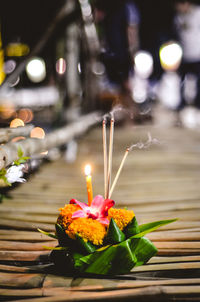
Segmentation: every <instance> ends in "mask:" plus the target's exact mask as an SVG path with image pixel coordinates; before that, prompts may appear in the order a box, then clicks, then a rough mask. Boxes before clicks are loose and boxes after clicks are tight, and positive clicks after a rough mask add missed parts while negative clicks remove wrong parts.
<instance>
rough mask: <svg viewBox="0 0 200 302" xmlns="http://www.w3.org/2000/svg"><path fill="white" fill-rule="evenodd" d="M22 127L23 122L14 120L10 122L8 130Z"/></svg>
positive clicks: (17, 119)
mask: <svg viewBox="0 0 200 302" xmlns="http://www.w3.org/2000/svg"><path fill="white" fill-rule="evenodd" d="M23 126H24V122H23V121H22V120H21V119H19V118H15V119H14V120H12V121H11V122H10V128H17V127H23Z"/></svg>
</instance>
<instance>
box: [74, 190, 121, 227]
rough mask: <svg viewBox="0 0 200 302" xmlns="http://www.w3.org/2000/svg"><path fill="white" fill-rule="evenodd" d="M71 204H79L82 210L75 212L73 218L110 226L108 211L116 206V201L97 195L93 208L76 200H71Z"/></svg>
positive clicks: (92, 204)
mask: <svg viewBox="0 0 200 302" xmlns="http://www.w3.org/2000/svg"><path fill="white" fill-rule="evenodd" d="M70 203H71V204H77V205H79V207H80V208H81V209H82V210H78V211H76V212H74V213H73V215H72V218H92V219H96V220H98V221H99V222H100V223H102V224H107V225H108V224H109V220H108V219H107V216H108V210H109V209H110V208H111V207H112V206H114V204H115V202H114V200H111V199H104V198H103V197H102V196H101V195H97V196H96V197H95V198H94V199H93V201H92V203H91V206H88V205H87V204H86V203H83V202H80V201H78V200H76V199H71V200H70Z"/></svg>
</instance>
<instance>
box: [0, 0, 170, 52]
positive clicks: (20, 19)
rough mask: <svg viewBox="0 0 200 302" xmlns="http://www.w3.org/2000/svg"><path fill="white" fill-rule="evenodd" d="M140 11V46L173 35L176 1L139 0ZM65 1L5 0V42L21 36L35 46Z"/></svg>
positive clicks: (1, 12) (2, 12)
mask: <svg viewBox="0 0 200 302" xmlns="http://www.w3.org/2000/svg"><path fill="white" fill-rule="evenodd" d="M135 3H136V4H137V5H138V7H139V10H140V13H141V25H140V33H141V35H140V38H141V48H143V49H148V48H150V49H152V48H153V47H154V46H155V44H157V43H159V42H161V41H163V40H166V39H167V38H168V37H169V36H170V35H171V25H172V24H171V21H172V17H173V1H172V0H168V1H160V0H143V1H139V0H136V1H135ZM63 4H64V1H63V0H56V1H52V0H50V1H49V0H42V1H39V0H35V1H24V0H19V1H11V0H7V1H2V2H1V8H0V18H1V27H2V38H3V43H4V44H7V43H8V42H11V41H13V42H14V41H17V40H19V37H20V39H21V42H24V43H27V44H28V45H29V46H30V47H32V46H33V45H34V44H35V43H36V42H37V40H38V39H39V38H40V37H41V35H42V33H43V32H44V31H45V29H46V28H47V26H48V24H50V23H51V20H52V19H53V18H54V16H55V14H56V12H57V11H58V10H59V8H60V7H61V6H62V5H63Z"/></svg>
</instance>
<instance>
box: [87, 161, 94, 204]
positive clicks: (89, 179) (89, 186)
mask: <svg viewBox="0 0 200 302" xmlns="http://www.w3.org/2000/svg"><path fill="white" fill-rule="evenodd" d="M85 175H86V184H87V193H88V205H89V206H91V203H92V200H93V192H92V176H91V166H90V165H86V166H85Z"/></svg>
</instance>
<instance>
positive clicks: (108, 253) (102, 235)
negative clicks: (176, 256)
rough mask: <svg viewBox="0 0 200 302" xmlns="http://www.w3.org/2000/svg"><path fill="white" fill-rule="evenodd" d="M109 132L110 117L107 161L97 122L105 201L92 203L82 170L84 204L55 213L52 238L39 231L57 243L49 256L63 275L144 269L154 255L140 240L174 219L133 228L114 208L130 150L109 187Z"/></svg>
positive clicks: (130, 215)
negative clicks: (54, 229)
mask: <svg viewBox="0 0 200 302" xmlns="http://www.w3.org/2000/svg"><path fill="white" fill-rule="evenodd" d="M113 127H114V119H113V118H112V119H111V126H110V146H109V155H108V156H107V147H106V131H105V120H104V121H103V146H104V189H105V197H103V196H101V195H97V196H95V197H94V198H93V190H92V178H91V169H88V166H87V169H86V172H85V173H86V183H87V193H88V203H87V204H86V203H83V202H80V201H78V200H76V199H71V200H70V202H69V204H66V205H65V206H64V207H63V208H61V209H60V214H59V216H58V219H57V222H56V232H55V235H54V234H49V233H46V232H44V231H41V230H39V231H40V232H42V233H44V234H46V235H48V236H50V237H53V238H56V239H57V240H58V246H57V247H56V248H54V249H53V251H52V252H51V259H52V261H53V262H54V263H55V265H56V267H57V268H58V269H59V270H62V272H64V273H78V274H80V273H84V274H85V273H87V274H98V275H117V274H127V273H129V272H130V271H131V270H132V268H133V267H135V266H139V265H143V264H145V263H146V262H147V261H148V260H149V259H150V258H151V257H153V256H154V255H155V254H156V253H157V249H156V247H155V246H154V244H153V243H152V242H151V241H150V240H149V239H147V238H146V237H145V235H146V234H147V233H149V232H152V231H154V230H156V229H157V228H158V227H161V226H163V225H166V224H168V223H171V222H173V221H175V220H176V219H171V220H162V221H156V222H151V223H147V224H142V225H138V222H137V219H136V217H135V214H134V212H133V211H131V210H127V209H117V208H115V207H114V205H115V202H114V200H112V199H111V195H112V192H113V189H114V187H115V185H116V183H117V180H118V178H119V175H120V172H121V170H122V167H123V165H124V162H125V159H126V157H127V155H128V152H129V150H130V149H131V148H127V149H126V152H125V154H124V157H123V159H122V162H121V164H120V167H119V170H118V171H117V174H116V176H115V179H114V181H113V184H112V186H110V180H111V167H112V144H113V142H112V140H113V131H114V128H113ZM151 141H152V140H151V138H150V137H149V139H148V141H147V143H146V144H143V145H144V146H148V145H149V144H150V143H151ZM133 146H137V145H133ZM140 146H141V144H140V145H139V147H140Z"/></svg>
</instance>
